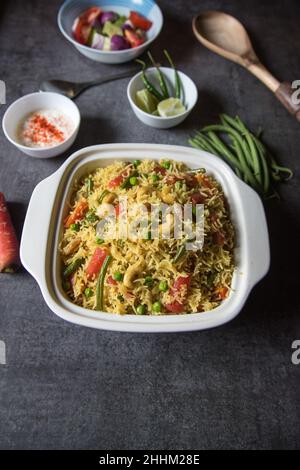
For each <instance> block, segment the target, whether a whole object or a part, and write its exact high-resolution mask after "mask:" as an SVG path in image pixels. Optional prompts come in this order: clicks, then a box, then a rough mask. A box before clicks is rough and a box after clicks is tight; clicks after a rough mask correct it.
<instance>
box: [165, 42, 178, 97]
mask: <svg viewBox="0 0 300 470" xmlns="http://www.w3.org/2000/svg"><path fill="white" fill-rule="evenodd" d="M164 54H165V56H166V58H167V59H168V61H169V64H170V65H171V67H172V69H173V70H174V74H175V97H176V98H178V99H180V98H181V92H182V85H181V79H180V76H179V73H178V71H177V69H176V67H175V64H174V62H173V60H172V58H171V56H170V54H169V53H168V51H167V50H166V49H165V50H164Z"/></svg>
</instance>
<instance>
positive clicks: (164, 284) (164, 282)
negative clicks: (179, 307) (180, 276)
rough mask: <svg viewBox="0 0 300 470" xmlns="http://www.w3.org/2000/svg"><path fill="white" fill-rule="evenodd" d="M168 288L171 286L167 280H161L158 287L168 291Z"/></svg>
mask: <svg viewBox="0 0 300 470" xmlns="http://www.w3.org/2000/svg"><path fill="white" fill-rule="evenodd" d="M168 288H169V287H168V283H167V281H161V282H160V283H159V286H158V289H159V290H160V291H161V292H167V290H168Z"/></svg>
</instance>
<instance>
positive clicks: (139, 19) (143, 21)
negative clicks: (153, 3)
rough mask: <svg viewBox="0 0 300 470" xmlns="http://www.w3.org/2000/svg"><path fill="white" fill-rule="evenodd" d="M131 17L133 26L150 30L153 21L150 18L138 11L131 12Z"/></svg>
mask: <svg viewBox="0 0 300 470" xmlns="http://www.w3.org/2000/svg"><path fill="white" fill-rule="evenodd" d="M129 19H130V21H131V23H132V24H133V26H135V27H136V28H140V29H143V30H144V31H148V30H149V29H150V28H151V26H152V21H150V20H148V19H147V18H145V17H144V16H142V15H140V14H139V13H137V12H136V11H131V12H130V15H129Z"/></svg>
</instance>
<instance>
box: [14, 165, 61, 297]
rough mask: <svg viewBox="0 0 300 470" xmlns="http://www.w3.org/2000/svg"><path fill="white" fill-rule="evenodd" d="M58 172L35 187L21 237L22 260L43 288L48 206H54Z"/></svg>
mask: <svg viewBox="0 0 300 470" xmlns="http://www.w3.org/2000/svg"><path fill="white" fill-rule="evenodd" d="M58 173H59V172H56V173H54V174H53V175H51V176H49V177H48V178H46V179H44V180H43V181H41V182H40V183H39V184H38V185H37V186H36V188H35V189H34V191H33V193H32V195H31V199H30V202H29V206H28V209H27V214H26V218H25V222H24V227H23V232H22V238H21V247H20V257H21V262H22V264H23V266H24V267H25V269H26V270H27V271H28V272H29V273H30V274H31V275H32V276H33V277H34V278H35V279H36V281H37V282H38V284H39V285H40V287H41V288H42V286H43V284H44V281H45V280H46V272H45V255H46V251H47V243H48V238H49V237H48V234H49V229H50V221H51V216H52V214H51V212H52V210H47V208H48V207H49V208H52V207H53V202H54V199H55V195H56V192H57V181H58V179H59V178H58V175H57V174H58Z"/></svg>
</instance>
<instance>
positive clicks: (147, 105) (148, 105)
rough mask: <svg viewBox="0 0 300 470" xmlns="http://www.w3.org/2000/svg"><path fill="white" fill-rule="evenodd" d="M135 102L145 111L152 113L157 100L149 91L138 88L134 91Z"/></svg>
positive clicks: (155, 107)
mask: <svg viewBox="0 0 300 470" xmlns="http://www.w3.org/2000/svg"><path fill="white" fill-rule="evenodd" d="M135 99H136V104H137V106H138V107H139V108H140V109H141V110H142V111H145V113H148V114H152V113H153V112H154V111H156V109H157V105H158V100H157V99H156V98H155V96H153V95H151V93H150V92H149V91H148V90H146V89H144V90H140V91H138V92H137V93H136V97H135Z"/></svg>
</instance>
